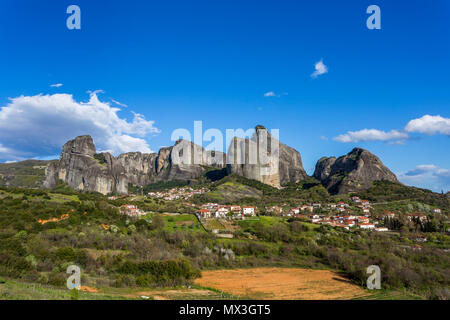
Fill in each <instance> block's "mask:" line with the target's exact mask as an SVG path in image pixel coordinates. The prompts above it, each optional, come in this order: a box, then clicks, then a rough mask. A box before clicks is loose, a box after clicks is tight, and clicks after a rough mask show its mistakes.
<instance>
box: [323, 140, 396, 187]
mask: <svg viewBox="0 0 450 320" xmlns="http://www.w3.org/2000/svg"><path fill="white" fill-rule="evenodd" d="M314 177H315V178H316V179H318V180H320V181H321V182H322V184H323V185H324V186H325V187H326V188H327V189H328V191H329V192H330V193H332V194H343V193H348V192H355V191H360V190H365V189H368V188H369V187H370V186H371V184H372V182H373V181H376V180H387V181H392V182H398V180H397V177H396V176H395V174H393V173H392V172H391V171H390V170H389V169H388V168H387V167H385V166H384V165H383V163H382V162H381V160H380V159H379V158H378V157H377V156H375V155H374V154H372V153H370V152H369V151H367V150H364V149H361V148H355V149H353V150H352V151H351V152H349V153H348V154H347V155H345V156H342V157H339V158H337V159H336V158H335V157H329V158H328V157H323V158H321V159H320V160H319V161H318V162H317V164H316V169H315V171H314Z"/></svg>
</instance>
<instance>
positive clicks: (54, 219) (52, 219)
mask: <svg viewBox="0 0 450 320" xmlns="http://www.w3.org/2000/svg"><path fill="white" fill-rule="evenodd" d="M69 217H70V216H69V214H68V213H65V214H63V215H61V217H60V218H51V219H48V220H42V219H39V220H38V221H37V222H39V223H40V224H46V223H49V222H59V221H62V220H65V219H69Z"/></svg>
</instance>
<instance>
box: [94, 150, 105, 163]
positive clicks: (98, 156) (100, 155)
mask: <svg viewBox="0 0 450 320" xmlns="http://www.w3.org/2000/svg"><path fill="white" fill-rule="evenodd" d="M94 159H95V160H97V161H98V163H99V164H101V165H106V158H105V154H103V153H96V154H94Z"/></svg>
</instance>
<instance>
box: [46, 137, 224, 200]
mask: <svg viewBox="0 0 450 320" xmlns="http://www.w3.org/2000/svg"><path fill="white" fill-rule="evenodd" d="M224 159H225V155H224V154H223V153H222V152H215V153H214V152H211V151H205V150H204V149H203V148H202V147H200V146H198V145H195V144H194V143H191V142H189V141H186V140H179V141H177V142H176V144H175V145H174V146H172V147H167V148H162V149H161V150H160V151H159V153H158V154H156V153H150V154H144V153H140V152H130V153H125V154H121V155H119V156H118V157H117V158H115V157H114V156H112V155H111V154H109V153H102V154H96V148H95V145H94V142H93V140H92V138H91V137H90V136H80V137H77V138H75V139H74V140H71V141H69V142H67V143H66V144H65V145H64V146H63V149H62V153H61V156H60V159H59V161H58V162H54V163H51V164H49V165H48V166H47V169H46V179H45V182H44V187H46V188H51V187H54V186H55V185H56V184H57V182H58V180H62V181H64V182H66V183H67V184H69V185H70V186H71V187H73V188H75V189H77V190H86V191H97V192H100V193H103V194H108V193H127V192H128V184H129V183H132V184H134V185H137V186H145V185H148V184H150V183H153V182H157V181H171V180H190V179H195V178H198V177H199V176H201V175H202V174H203V172H204V171H205V168H204V166H213V167H217V168H223V167H224V166H225V161H224Z"/></svg>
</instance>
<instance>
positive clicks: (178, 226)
mask: <svg viewBox="0 0 450 320" xmlns="http://www.w3.org/2000/svg"><path fill="white" fill-rule="evenodd" d="M162 217H163V218H164V219H165V221H166V226H165V228H166V230H169V231H174V230H183V231H193V232H204V231H205V229H203V227H202V226H201V224H200V222H199V221H198V219H197V217H196V216H195V215H193V214H178V215H162Z"/></svg>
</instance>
